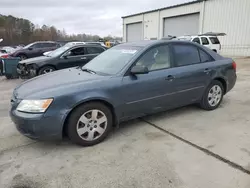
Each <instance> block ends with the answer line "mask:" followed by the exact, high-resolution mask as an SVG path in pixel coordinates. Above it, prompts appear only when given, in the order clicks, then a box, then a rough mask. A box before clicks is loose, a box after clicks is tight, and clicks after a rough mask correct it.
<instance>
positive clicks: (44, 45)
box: [41, 43, 56, 48]
mask: <svg viewBox="0 0 250 188" xmlns="http://www.w3.org/2000/svg"><path fill="white" fill-rule="evenodd" d="M41 46H42V48H52V47H56V43H41Z"/></svg>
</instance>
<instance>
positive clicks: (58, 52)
mask: <svg viewBox="0 0 250 188" xmlns="http://www.w3.org/2000/svg"><path fill="white" fill-rule="evenodd" d="M69 48H70V47H69V46H62V47H61V48H57V49H56V50H54V51H51V52H50V53H49V54H47V55H46V56H49V57H56V56H59V55H61V54H62V53H64V52H65V51H66V50H68V49H69Z"/></svg>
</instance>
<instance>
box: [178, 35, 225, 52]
mask: <svg viewBox="0 0 250 188" xmlns="http://www.w3.org/2000/svg"><path fill="white" fill-rule="evenodd" d="M176 39H177V40H189V41H192V42H196V43H198V44H201V45H203V46H206V47H207V48H210V49H211V50H213V51H215V52H217V53H220V50H221V44H220V41H219V39H218V38H217V36H212V35H197V36H181V37H177V38H176Z"/></svg>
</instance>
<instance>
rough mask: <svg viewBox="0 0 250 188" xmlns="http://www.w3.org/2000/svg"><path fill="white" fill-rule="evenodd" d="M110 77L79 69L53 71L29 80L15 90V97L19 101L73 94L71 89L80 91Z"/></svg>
mask: <svg viewBox="0 0 250 188" xmlns="http://www.w3.org/2000/svg"><path fill="white" fill-rule="evenodd" d="M109 78H110V76H101V75H97V74H91V73H88V72H83V71H82V70H81V69H77V68H71V69H63V70H60V71H55V72H53V73H49V74H46V75H42V76H38V77H35V78H33V79H30V80H28V81H26V82H24V83H22V84H21V85H19V86H18V87H17V88H16V89H15V91H14V92H15V95H17V96H16V97H17V98H19V99H25V98H43V97H54V96H50V95H51V94H52V95H62V94H63V93H62V92H73V91H72V90H71V89H72V88H73V87H74V86H75V87H74V88H78V89H82V88H83V87H82V85H83V84H84V85H86V84H87V83H90V84H91V85H92V87H93V83H94V82H101V81H103V80H104V79H109Z"/></svg>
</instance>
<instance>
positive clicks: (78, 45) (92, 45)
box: [70, 44, 103, 48]
mask: <svg viewBox="0 0 250 188" xmlns="http://www.w3.org/2000/svg"><path fill="white" fill-rule="evenodd" d="M73 47H74V48H75V47H103V46H101V45H96V44H75V45H72V46H70V48H73Z"/></svg>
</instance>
